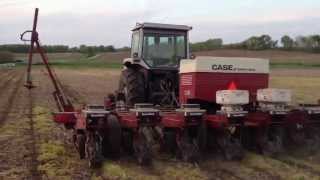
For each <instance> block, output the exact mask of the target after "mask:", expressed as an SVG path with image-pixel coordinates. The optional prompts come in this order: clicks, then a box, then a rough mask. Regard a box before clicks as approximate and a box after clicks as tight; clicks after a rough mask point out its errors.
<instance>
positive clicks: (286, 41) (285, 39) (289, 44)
mask: <svg viewBox="0 0 320 180" xmlns="http://www.w3.org/2000/svg"><path fill="white" fill-rule="evenodd" d="M281 43H282V45H283V48H284V49H288V50H289V49H292V48H293V45H294V40H293V39H292V38H291V37H290V36H288V35H284V36H282V38H281Z"/></svg>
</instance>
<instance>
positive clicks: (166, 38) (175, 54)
mask: <svg viewBox="0 0 320 180" xmlns="http://www.w3.org/2000/svg"><path fill="white" fill-rule="evenodd" d="M186 49H187V48H186V36H185V35H163V34H145V35H144V37H143V59H144V61H145V62H146V63H147V64H148V65H149V66H151V67H154V68H165V67H169V68H170V67H171V68H174V67H178V64H179V61H180V60H181V59H183V58H186Z"/></svg>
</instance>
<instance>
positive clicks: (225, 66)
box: [211, 64, 256, 72]
mask: <svg viewBox="0 0 320 180" xmlns="http://www.w3.org/2000/svg"><path fill="white" fill-rule="evenodd" d="M211 69H212V70H214V71H233V72H255V71H256V69H255V68H240V67H234V65H232V64H213V65H212V66H211Z"/></svg>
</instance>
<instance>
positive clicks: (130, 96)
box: [119, 68, 146, 106]
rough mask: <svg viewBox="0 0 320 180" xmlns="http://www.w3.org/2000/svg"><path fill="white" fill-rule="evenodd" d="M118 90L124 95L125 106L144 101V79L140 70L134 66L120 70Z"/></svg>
mask: <svg viewBox="0 0 320 180" xmlns="http://www.w3.org/2000/svg"><path fill="white" fill-rule="evenodd" d="M119 92H122V93H123V94H124V96H125V102H126V105H127V106H133V105H134V104H136V103H144V102H145V92H146V91H145V80H144V75H143V73H142V72H140V71H139V70H137V69H135V68H127V69H125V70H124V71H122V74H121V78H120V83H119Z"/></svg>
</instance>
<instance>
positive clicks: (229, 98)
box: [216, 90, 249, 105]
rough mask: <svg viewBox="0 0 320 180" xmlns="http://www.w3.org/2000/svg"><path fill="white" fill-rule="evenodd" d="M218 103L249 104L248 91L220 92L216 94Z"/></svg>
mask: <svg viewBox="0 0 320 180" xmlns="http://www.w3.org/2000/svg"><path fill="white" fill-rule="evenodd" d="M216 101H217V103H218V104H223V105H243V104H248V103H249V91H247V90H220V91H217V92H216Z"/></svg>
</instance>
